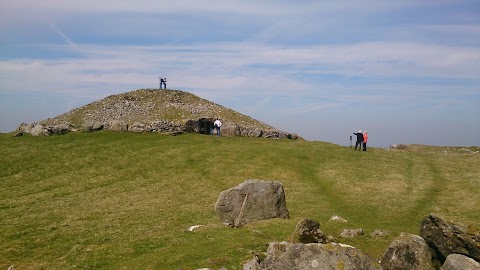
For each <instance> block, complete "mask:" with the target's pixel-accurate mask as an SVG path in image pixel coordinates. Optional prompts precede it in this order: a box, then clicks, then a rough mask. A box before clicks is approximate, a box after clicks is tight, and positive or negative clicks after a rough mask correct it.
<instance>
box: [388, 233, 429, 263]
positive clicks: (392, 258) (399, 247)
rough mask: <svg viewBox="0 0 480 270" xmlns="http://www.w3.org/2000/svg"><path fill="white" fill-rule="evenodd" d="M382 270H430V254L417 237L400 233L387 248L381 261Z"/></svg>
mask: <svg viewBox="0 0 480 270" xmlns="http://www.w3.org/2000/svg"><path fill="white" fill-rule="evenodd" d="M381 263H382V267H383V269H384V270H397V269H416V270H432V269H433V267H434V266H433V264H432V254H431V253H430V249H429V248H428V245H427V243H426V242H425V240H423V238H421V237H420V236H418V235H413V234H408V233H402V234H400V236H399V237H397V238H396V239H395V240H394V241H393V242H392V243H391V244H390V246H389V247H388V249H387V251H386V252H385V254H384V255H383V257H382V260H381Z"/></svg>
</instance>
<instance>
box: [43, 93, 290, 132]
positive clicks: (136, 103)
mask: <svg viewBox="0 0 480 270" xmlns="http://www.w3.org/2000/svg"><path fill="white" fill-rule="evenodd" d="M216 118H219V119H221V120H222V122H223V124H224V127H227V126H234V127H235V129H236V130H238V131H237V133H238V134H234V135H241V133H242V130H247V131H245V132H243V133H245V135H248V134H249V133H250V134H251V133H253V132H252V131H253V130H255V129H258V130H261V131H262V133H263V134H264V135H265V134H272V133H276V134H278V133H280V134H285V136H286V137H288V135H291V134H288V133H285V132H283V131H279V130H277V129H276V128H274V127H272V126H269V125H267V124H265V123H263V122H261V121H258V120H255V119H253V118H251V117H249V116H246V115H244V114H241V113H238V112H236V111H234V110H232V109H229V108H226V107H224V106H221V105H219V104H216V103H214V102H211V101H208V100H206V99H203V98H200V97H198V96H196V95H193V94H191V93H188V92H184V91H180V90H166V89H161V90H158V89H139V90H135V91H131V92H126V93H122V94H118V95H112V96H108V97H106V98H104V99H101V100H99V101H96V102H92V103H90V104H87V105H85V106H82V107H79V108H76V109H73V110H71V111H69V112H67V113H64V114H62V115H59V116H57V117H54V118H49V119H46V120H43V121H40V122H39V123H40V124H42V125H43V126H54V125H59V124H65V123H67V124H68V125H70V126H72V127H74V128H77V129H78V128H81V127H82V126H84V125H85V123H87V122H90V123H93V122H100V123H109V122H111V121H113V120H115V121H121V122H123V123H125V124H126V125H127V126H133V125H135V126H137V127H138V126H139V125H144V126H153V125H154V124H155V123H159V122H168V123H175V125H176V126H177V127H181V128H180V129H185V126H186V125H187V123H188V122H189V121H198V120H199V119H216ZM107 126H108V125H107ZM150 131H151V130H150ZM257 136H258V133H257ZM295 137H297V136H296V135H295Z"/></svg>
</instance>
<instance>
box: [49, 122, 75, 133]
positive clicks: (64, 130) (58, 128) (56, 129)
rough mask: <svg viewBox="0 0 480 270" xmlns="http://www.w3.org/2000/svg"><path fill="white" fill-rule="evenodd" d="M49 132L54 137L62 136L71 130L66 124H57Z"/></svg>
mask: <svg viewBox="0 0 480 270" xmlns="http://www.w3.org/2000/svg"><path fill="white" fill-rule="evenodd" d="M51 131H52V133H53V134H55V135H64V134H67V133H69V132H70V131H72V128H71V127H70V126H69V125H68V124H58V125H55V126H53V127H52V128H51Z"/></svg>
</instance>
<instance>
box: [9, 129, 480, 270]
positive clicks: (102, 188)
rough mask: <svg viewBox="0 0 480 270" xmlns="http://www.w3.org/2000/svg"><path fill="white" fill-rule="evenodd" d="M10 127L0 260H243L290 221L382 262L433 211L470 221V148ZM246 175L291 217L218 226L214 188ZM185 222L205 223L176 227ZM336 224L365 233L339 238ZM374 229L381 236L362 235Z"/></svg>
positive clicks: (156, 265)
mask: <svg viewBox="0 0 480 270" xmlns="http://www.w3.org/2000/svg"><path fill="white" fill-rule="evenodd" d="M11 135H12V134H0V186H1V189H0V228H1V230H0V269H6V268H8V267H9V266H10V265H15V269H76V268H82V269H132V268H133V269H197V268H203V267H209V268H212V269H218V268H220V267H222V266H224V267H227V268H228V269H241V265H242V262H244V261H245V260H247V259H249V258H250V257H251V254H250V252H252V251H254V252H263V251H265V250H266V243H268V242H271V241H286V240H288V239H289V238H290V235H291V234H292V232H293V230H294V228H295V225H296V224H297V223H298V221H300V220H301V219H302V218H311V219H315V220H317V221H319V222H320V223H321V225H322V229H323V231H324V232H325V233H326V234H329V235H333V236H334V237H337V239H338V240H339V241H340V242H343V243H346V244H351V245H353V246H356V247H358V248H360V249H362V250H363V251H365V252H367V253H369V254H371V255H372V256H374V257H376V258H380V257H381V256H382V254H383V252H384V251H385V249H386V248H387V246H388V244H389V243H390V242H391V241H392V239H394V238H395V237H396V236H397V235H398V234H399V233H400V232H410V233H414V234H418V231H419V225H420V222H421V219H422V218H423V217H424V216H426V215H427V214H429V213H431V212H435V213H437V214H440V215H443V216H445V217H446V218H449V219H454V220H458V221H460V222H463V223H467V224H473V225H475V226H477V227H478V226H479V224H480V211H479V209H480V194H479V192H478V190H480V154H478V153H474V152H473V151H477V150H478V147H477V148H469V149H465V148H461V147H449V148H445V147H428V146H409V149H407V150H405V151H400V150H395V151H387V150H384V149H375V148H370V149H369V151H368V152H355V151H353V150H352V149H350V148H349V147H340V146H337V145H333V144H329V143H323V142H308V141H290V140H268V139H256V138H239V137H235V138H223V137H222V138H218V137H214V136H203V135H198V134H186V135H182V136H177V137H168V136H163V135H159V134H153V133H144V134H137V133H110V132H99V133H91V134H88V133H74V134H68V135H65V136H53V137H30V136H23V137H20V138H12V137H11ZM251 178H253V179H265V180H276V181H279V182H281V183H282V184H283V185H284V187H285V192H286V198H287V207H288V209H289V211H290V216H291V219H290V220H283V219H273V220H266V221H261V222H255V223H251V224H248V225H247V226H245V227H243V228H239V229H232V228H228V227H224V226H223V225H222V224H220V221H219V220H218V218H217V217H216V215H215V211H214V205H215V202H216V200H217V198H218V195H219V193H220V192H221V191H223V190H225V189H228V188H230V187H233V186H236V185H238V184H240V183H242V182H243V181H245V180H246V179H251ZM332 215H340V216H342V217H343V218H345V219H347V220H348V223H347V224H339V223H332V222H328V220H329V218H330V217H331V216H332ZM197 224H201V225H205V226H204V227H201V228H200V229H199V230H198V231H196V232H194V233H192V232H188V231H186V230H187V228H188V227H189V226H191V225H197ZM344 228H363V229H364V230H365V231H366V236H364V237H360V238H357V239H341V238H339V234H340V232H341V230H342V229H344ZM375 229H384V230H388V231H389V232H390V234H389V235H388V236H386V237H383V238H375V237H370V236H369V233H370V232H372V231H373V230H375Z"/></svg>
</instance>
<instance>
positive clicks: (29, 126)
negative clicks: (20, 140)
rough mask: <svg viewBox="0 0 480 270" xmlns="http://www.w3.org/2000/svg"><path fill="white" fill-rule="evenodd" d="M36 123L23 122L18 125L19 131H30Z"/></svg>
mask: <svg viewBox="0 0 480 270" xmlns="http://www.w3.org/2000/svg"><path fill="white" fill-rule="evenodd" d="M34 126H35V125H34V124H33V123H32V124H27V123H21V124H20V125H18V127H17V131H19V132H25V133H30V130H31V129H32V128H33V127H34Z"/></svg>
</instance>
